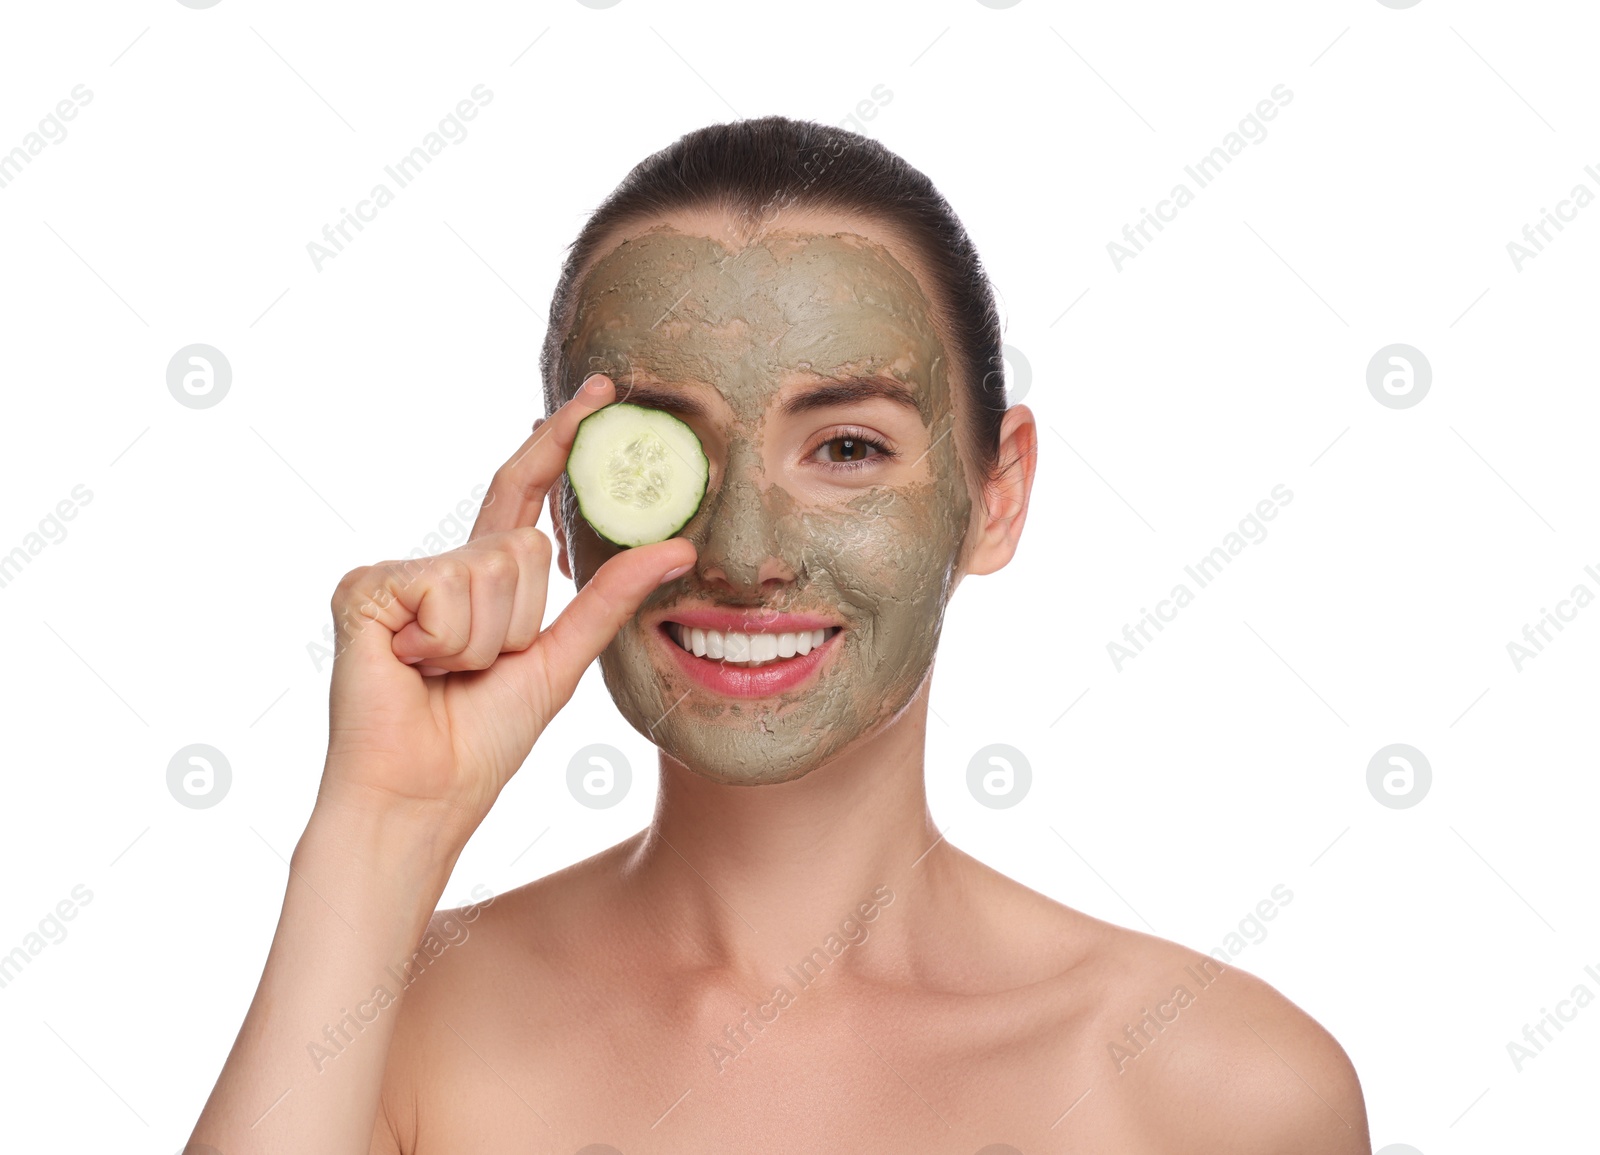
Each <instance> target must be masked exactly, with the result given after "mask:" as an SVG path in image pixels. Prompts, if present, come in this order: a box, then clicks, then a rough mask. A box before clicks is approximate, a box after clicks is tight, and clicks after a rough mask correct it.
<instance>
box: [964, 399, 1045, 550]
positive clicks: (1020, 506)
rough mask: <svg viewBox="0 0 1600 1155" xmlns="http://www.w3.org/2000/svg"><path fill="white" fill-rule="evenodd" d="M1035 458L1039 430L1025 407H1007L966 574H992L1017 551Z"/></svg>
mask: <svg viewBox="0 0 1600 1155" xmlns="http://www.w3.org/2000/svg"><path fill="white" fill-rule="evenodd" d="M1038 457H1039V431H1038V425H1037V424H1036V423H1035V421H1034V419H1033V411H1032V410H1030V409H1029V408H1028V407H1027V406H1026V405H1013V406H1011V407H1010V408H1009V409H1007V410H1006V415H1005V420H1004V421H1003V422H1002V423H1001V426H1000V456H999V464H998V466H997V469H996V473H997V476H996V478H995V480H994V481H992V482H990V483H988V484H987V485H986V486H985V487H984V513H983V525H982V528H981V530H980V533H979V545H978V548H977V549H976V550H975V551H974V553H973V558H972V565H971V566H970V567H969V568H968V570H967V572H968V573H971V574H986V573H993V572H994V571H995V570H998V569H1000V568H1001V567H1002V566H1004V565H1005V564H1006V563H1007V562H1009V561H1010V560H1011V558H1012V556H1013V555H1015V553H1016V552H1017V542H1018V541H1019V540H1020V539H1021V537H1022V526H1023V523H1024V522H1025V521H1026V520H1027V516H1028V498H1029V495H1030V494H1031V493H1032V492H1033V475H1034V466H1035V465H1036V464H1037V463H1038Z"/></svg>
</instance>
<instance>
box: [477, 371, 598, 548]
mask: <svg viewBox="0 0 1600 1155" xmlns="http://www.w3.org/2000/svg"><path fill="white" fill-rule="evenodd" d="M615 389H616V386H615V385H614V384H613V383H612V381H611V378H609V377H607V376H606V375H605V374H604V373H592V374H590V375H589V377H588V379H587V380H585V381H584V383H583V384H582V385H581V386H579V387H578V391H577V392H576V393H574V394H573V395H572V399H571V400H569V401H568V402H567V403H566V404H565V405H563V406H562V407H561V408H560V409H557V410H556V411H555V413H554V414H552V415H551V417H550V419H549V420H548V421H543V422H541V423H540V424H539V425H538V426H537V428H535V429H534V431H533V432H532V433H531V434H530V435H529V436H528V439H527V440H526V441H524V442H523V443H522V444H521V445H520V446H519V447H518V448H517V451H516V452H515V453H514V454H512V455H511V458H510V460H509V461H507V462H506V463H505V464H504V465H502V466H501V467H500V468H499V469H497V470H495V474H494V478H493V479H492V480H491V481H490V483H489V492H488V493H487V494H486V495H485V496H484V499H483V505H482V506H481V507H480V508H479V510H478V520H477V521H475V522H473V523H472V532H471V533H470V534H468V535H467V540H468V541H475V540H477V539H478V538H480V537H483V536H484V535H485V534H490V533H499V532H502V531H504V530H508V529H517V528H518V527H520V526H524V525H534V524H536V523H537V522H538V520H539V509H540V507H541V506H543V505H544V499H545V495H546V494H548V493H549V492H550V487H551V486H552V485H554V484H555V483H556V479H557V478H559V477H560V476H561V472H562V470H564V469H566V467H567V455H568V454H570V453H571V452H572V439H573V438H574V437H576V436H577V434H578V423H579V422H580V421H582V420H583V419H584V418H585V417H587V416H589V414H591V413H593V412H594V411H595V410H596V409H599V408H602V407H603V406H605V405H607V404H609V403H610V402H611V401H613V400H614V399H615V397H616V393H615Z"/></svg>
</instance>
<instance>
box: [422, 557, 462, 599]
mask: <svg viewBox="0 0 1600 1155" xmlns="http://www.w3.org/2000/svg"><path fill="white" fill-rule="evenodd" d="M429 568H430V569H431V570H432V571H433V580H434V584H435V585H437V586H440V587H443V588H445V589H447V590H452V591H454V590H459V589H464V588H466V586H467V584H468V583H469V581H470V580H471V567H470V566H469V565H468V564H467V561H466V559H465V558H463V557H461V556H459V555H458V554H448V553H446V554H441V555H439V556H438V557H436V558H434V559H433V565H432V566H430V567H429Z"/></svg>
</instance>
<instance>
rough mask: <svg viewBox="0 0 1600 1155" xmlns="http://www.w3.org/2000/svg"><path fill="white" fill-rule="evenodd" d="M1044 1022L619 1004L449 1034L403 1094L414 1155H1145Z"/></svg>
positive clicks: (545, 1011)
mask: <svg viewBox="0 0 1600 1155" xmlns="http://www.w3.org/2000/svg"><path fill="white" fill-rule="evenodd" d="M1040 1012H1045V1013H1040ZM1056 1015H1057V1011H1056V1010H1055V1009H1051V1008H1036V1009H1035V1013H1034V1014H1033V1015H1032V1016H1031V1018H1030V1017H1029V1016H1027V1015H1026V1014H1019V1009H1018V1008H1014V1007H1011V1006H1007V1005H1004V1004H999V1005H996V1004H992V1003H987V1002H970V1001H965V1000H938V999H935V1000H926V1001H921V1000H919V1001H916V1002H911V1003H906V1002H903V1001H900V1002H886V1001H884V1000H873V999H870V998H862V997H851V996H849V995H848V994H845V993H843V992H830V993H829V995H828V997H822V996H821V995H820V994H819V995H813V996H812V997H810V998H802V997H794V996H793V995H791V997H790V998H789V999H787V1000H784V999H781V998H774V997H765V998H752V999H745V1000H734V1001H733V1002H732V1003H731V1004H726V1005H725V1004H724V1002H723V1001H721V1000H705V1001H703V1002H697V1001H696V1000H693V999H680V1000H678V1003H677V1004H676V1005H673V1004H670V1003H663V1002H662V1001H661V1000H660V999H659V998H655V997H652V998H646V999H639V1000H634V999H631V998H628V997H626V996H623V995H621V994H620V993H619V994H618V995H617V997H615V998H614V999H612V1000H610V1001H608V1002H590V1003H585V1002H583V1001H581V1000H577V999H569V1000H564V1001H563V1002H562V1003H561V1005H558V1006H553V1007H544V1008H539V1009H538V1010H537V1011H536V1012H534V1013H528V1012H526V1011H525V1012H524V1013H522V1014H520V1015H519V1014H515V1013H513V1014H503V1015H501V1016H499V1017H498V1018H496V1019H482V1020H479V1021H475V1022H472V1023H470V1024H467V1023H459V1022H458V1023H454V1024H452V1026H453V1027H454V1028H455V1030H454V1031H453V1032H450V1033H447V1034H446V1035H445V1036H444V1037H443V1038H441V1039H440V1040H439V1048H438V1050H437V1051H436V1052H435V1055H434V1057H435V1072H434V1077H433V1078H431V1079H430V1080H429V1085H428V1086H426V1087H419V1089H418V1109H419V1110H418V1119H419V1124H420V1126H419V1144H418V1147H417V1155H450V1153H453V1152H456V1151H460V1152H468V1151H471V1152H481V1153H483V1155H501V1153H502V1152H504V1153H505V1155H510V1153H512V1152H516V1153H517V1155H532V1153H535V1152H539V1153H545V1152H548V1153H550V1155H573V1153H574V1152H579V1153H581V1155H613V1153H614V1152H618V1153H623V1155H641V1153H644V1152H661V1153H668V1152H694V1153H696V1155H703V1153H706V1152H715V1151H723V1150H727V1151H735V1150H737V1151H760V1152H763V1153H764V1155H786V1153H789V1152H794V1153H796V1155H799V1153H802V1152H805V1153H815V1152H818V1151H826V1152H839V1153H845V1152H856V1151H871V1152H875V1153H884V1155H888V1153H893V1152H907V1153H908V1155H909V1153H913V1152H914V1153H917V1155H931V1153H934V1152H950V1153H952V1155H975V1153H977V1152H983V1155H1011V1153H1012V1152H1013V1151H1016V1152H1030V1153H1032V1152H1036V1151H1054V1150H1067V1149H1074V1148H1079V1146H1080V1145H1081V1144H1085V1143H1087V1144H1090V1147H1089V1148H1082V1149H1092V1148H1100V1149H1108V1150H1117V1151H1119V1152H1123V1153H1126V1155H1139V1153H1141V1152H1143V1151H1146V1150H1150V1151H1153V1150H1155V1148H1154V1147H1151V1146H1150V1145H1149V1144H1148V1142H1147V1141H1146V1140H1145V1139H1144V1138H1142V1137H1141V1128H1140V1126H1139V1123H1138V1118H1139V1112H1138V1100H1139V1096H1138V1093H1137V1092H1138V1088H1137V1086H1135V1085H1134V1084H1133V1083H1130V1082H1128V1081H1126V1080H1124V1079H1120V1078H1119V1077H1118V1076H1117V1073H1116V1072H1115V1071H1114V1070H1113V1069H1112V1068H1111V1067H1110V1066H1109V1064H1108V1063H1107V1062H1106V1060H1105V1048H1104V1045H1103V1040H1096V1039H1095V1038H1094V1037H1093V1035H1092V1031H1090V1030H1088V1029H1081V1030H1076V1031H1075V1030H1073V1029H1072V1027H1071V1025H1070V1024H1068V1023H1062V1024H1060V1029H1052V1028H1051V1027H1045V1028H1043V1029H1041V1025H1040V1020H1041V1018H1051V1019H1054V1018H1055V1017H1056ZM452 1035H454V1036H457V1037H452ZM997 1144H998V1145H999V1146H996V1145H997Z"/></svg>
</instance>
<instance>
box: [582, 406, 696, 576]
mask: <svg viewBox="0 0 1600 1155" xmlns="http://www.w3.org/2000/svg"><path fill="white" fill-rule="evenodd" d="M710 476H711V467H710V463H709V461H708V460H707V459H706V454H705V450H704V448H702V447H701V445H700V439H699V438H698V437H696V436H695V434H694V430H692V429H690V428H689V427H688V426H687V425H685V424H684V423H683V422H682V421H679V420H678V419H677V418H676V417H674V416H673V415H672V414H670V413H665V412H663V411H661V410H660V409H646V408H645V407H644V406H642V405H630V404H629V403H627V402H626V401H618V402H614V403H613V404H610V405H607V406H606V407H605V408H603V409H597V410H595V411H594V412H593V413H591V414H589V416H587V417H585V418H584V419H583V420H582V421H581V422H579V423H578V432H577V435H576V436H575V437H574V438H573V439H572V452H571V453H569V454H568V455H567V480H568V481H570V482H571V483H572V492H573V493H574V494H575V495H576V496H577V499H578V510H579V512H580V513H582V514H583V518H584V520H585V521H587V522H588V523H589V525H590V527H591V528H592V529H593V530H594V531H595V532H596V533H597V534H599V535H600V536H601V537H603V538H605V539H606V540H607V541H609V542H611V543H613V544H614V545H620V546H622V547H624V548H632V547H633V546H637V545H649V544H650V543H651V542H657V541H665V540H667V538H669V537H671V536H672V535H673V534H675V533H677V532H678V531H679V530H680V529H682V528H683V527H684V526H685V525H688V524H689V520H690V519H691V518H693V517H694V515H695V513H696V511H698V510H699V508H700V502H701V500H702V499H703V498H704V497H705V493H706V484H707V482H708V481H709V479H710Z"/></svg>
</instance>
